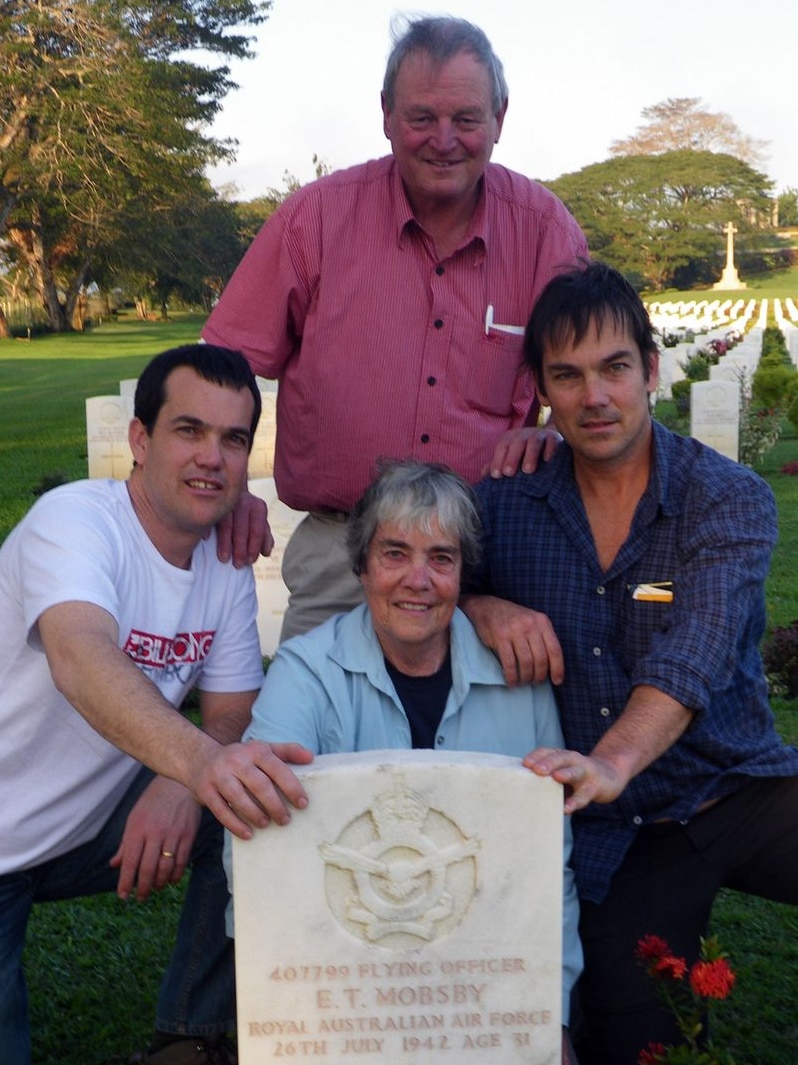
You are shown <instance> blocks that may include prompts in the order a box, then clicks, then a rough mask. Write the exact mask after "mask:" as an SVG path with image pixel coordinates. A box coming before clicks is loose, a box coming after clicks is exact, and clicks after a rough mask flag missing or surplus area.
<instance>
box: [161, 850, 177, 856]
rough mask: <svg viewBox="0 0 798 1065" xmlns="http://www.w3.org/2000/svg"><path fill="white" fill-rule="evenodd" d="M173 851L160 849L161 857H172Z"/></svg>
mask: <svg viewBox="0 0 798 1065" xmlns="http://www.w3.org/2000/svg"><path fill="white" fill-rule="evenodd" d="M174 856H175V854H174V851H161V857H162V858H174Z"/></svg>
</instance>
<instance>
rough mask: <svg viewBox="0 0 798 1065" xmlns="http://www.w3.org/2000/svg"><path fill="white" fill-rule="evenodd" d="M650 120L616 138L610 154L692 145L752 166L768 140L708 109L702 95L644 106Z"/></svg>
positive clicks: (654, 152) (759, 160)
mask: <svg viewBox="0 0 798 1065" xmlns="http://www.w3.org/2000/svg"><path fill="white" fill-rule="evenodd" d="M641 114H642V116H643V118H644V119H645V120H646V121H645V122H644V123H643V125H641V126H638V127H637V130H636V131H635V133H633V134H632V136H631V137H627V138H626V139H624V140H616V141H613V142H612V144H611V145H610V155H612V156H619V155H660V154H662V152H675V151H681V150H683V149H688V148H689V149H691V150H692V151H699V152H722V153H725V154H728V155H734V156H736V157H737V158H738V159H742V161H743V162H745V163H748V164H749V165H751V166H759V165H761V163H762V161H763V152H764V150H765V148H766V147H767V141H761V140H756V139H754V138H753V137H749V136H748V135H747V134H745V133H743V132H742V131H741V130H740V129H739V127H738V126H737V124H736V123H735V122H734V121H733V120H732V119H731V118H730V117H729V115H727V114H724V113H723V112H714V111H709V110H707V108H706V106H705V105H704V104H703V103H702V102H701V98H700V97H699V96H676V97H672V96H671V97H668V99H667V100H663V101H662V102H661V103H658V104H652V106H651V107H644V108H643V110H642V112H641Z"/></svg>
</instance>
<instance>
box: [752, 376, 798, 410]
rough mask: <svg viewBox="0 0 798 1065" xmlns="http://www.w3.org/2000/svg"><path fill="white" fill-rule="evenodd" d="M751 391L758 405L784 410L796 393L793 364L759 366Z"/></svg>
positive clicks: (796, 385) (797, 387)
mask: <svg viewBox="0 0 798 1065" xmlns="http://www.w3.org/2000/svg"><path fill="white" fill-rule="evenodd" d="M753 391H754V398H755V399H756V400H757V401H758V403H759V405H760V406H762V407H780V408H781V409H782V410H786V409H787V407H789V406H790V404H791V403H792V401H793V399H794V398H795V396H796V395H798V372H797V371H796V369H795V367H794V366H772V365H771V366H760V367H759V369H758V370H757V371H756V373H755V374H754V380H753Z"/></svg>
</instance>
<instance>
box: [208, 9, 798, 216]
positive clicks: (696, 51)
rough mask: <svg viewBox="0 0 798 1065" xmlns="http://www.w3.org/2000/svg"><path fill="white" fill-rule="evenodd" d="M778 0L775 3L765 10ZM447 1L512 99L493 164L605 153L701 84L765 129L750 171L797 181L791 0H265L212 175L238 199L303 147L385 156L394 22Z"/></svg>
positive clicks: (548, 167)
mask: <svg viewBox="0 0 798 1065" xmlns="http://www.w3.org/2000/svg"><path fill="white" fill-rule="evenodd" d="M777 7H780V8H781V13H778V12H777ZM403 14H405V15H407V14H410V15H420V14H450V15H457V16H460V17H462V18H466V19H469V20H470V21H471V22H475V23H476V24H477V25H479V26H481V28H482V29H483V30H484V31H485V32H486V33H487V35H488V37H489V38H490V40H491V43H492V44H493V48H494V51H495V52H496V54H497V55H498V56H499V58H500V59H501V60H502V62H503V64H504V70H505V75H506V77H507V81H508V84H509V89H510V106H509V111H508V114H507V118H506V119H505V123H504V130H503V132H502V137H501V140H500V142H499V144H497V145H496V148H495V150H494V153H493V160H494V162H498V163H502V164H503V165H505V166H508V167H510V169H512V170H517V171H520V172H521V173H523V174H526V175H527V176H529V177H531V178H536V179H538V180H540V181H543V182H545V181H547V180H548V181H551V180H553V179H555V178H557V177H559V176H560V175H562V174H566V173H571V172H573V171H576V170H580V169H581V168H582V167H585V166H589V165H590V164H591V163H597V162H601V161H603V160H604V159H606V158H608V157H609V145H610V143H611V142H612V141H613V140H615V139H620V138H624V137H627V136H629V135H630V134H632V133H633V132H634V131H635V130H636V129H637V127H638V126H639V125H640V124H641V122H642V118H641V111H642V109H643V108H644V107H648V106H650V105H652V104H655V103H659V102H661V101H663V100H665V99H667V98H668V97H679V96H688V97H695V96H697V97H700V98H701V99H702V101H703V102H704V104H705V105H706V106H707V107H708V109H709V110H710V111H713V112H725V113H726V114H728V115H729V116H730V117H731V118H732V119H733V120H734V122H736V124H737V125H738V126H739V128H740V129H741V130H742V132H743V133H746V134H748V135H749V136H751V137H754V138H757V139H760V140H765V141H768V142H769V146H768V148H767V149H766V158H765V161H764V163H763V166H762V169H763V170H764V171H765V172H766V173H767V174H768V176H769V177H770V178H772V179H773V180H774V181H775V183H776V186H775V187H776V191H777V192H780V191H784V189H786V188H788V187H791V188H796V187H798V73H797V72H798V64H796V59H795V54H794V48H793V46H794V42H795V39H796V36H797V35H798V4H795V3H792V2H790V3H785V4H783V5H768V6H766V8H764V9H759V8H758V7H757V5H755V4H754V5H752V4H751V3H750V0H724V3H723V4H718V3H716V2H715V0H669V2H668V3H666V4H662V5H659V4H658V5H653V4H648V3H641V0H604V3H602V2H600V0H551V2H549V3H546V4H543V3H541V2H540V0H451V3H448V4H439V3H436V2H434V0H428V2H427V3H426V4H425V5H424V6H423V7H402V6H397V4H396V3H392V2H386V0H338V2H334V0H274V4H273V8H272V11H271V13H270V15H269V19H268V21H267V22H265V23H264V24H263V25H262V26H260V27H258V28H257V39H256V41H255V42H254V45H253V47H254V50H255V52H256V56H255V58H254V59H250V60H244V61H235V62H234V63H233V64H232V66H231V76H232V77H233V80H234V81H236V82H237V83H238V85H239V88H238V89H237V90H233V91H231V93H230V94H229V95H228V96H227V98H226V100H225V103H224V107H223V110H222V111H221V113H220V114H219V115H218V117H217V119H216V121H215V123H214V125H213V127H212V129H211V132H212V134H213V135H214V136H216V137H220V138H234V139H235V140H237V141H238V150H237V161H236V162H235V164H233V165H232V166H230V165H226V164H222V165H220V166H217V167H215V168H214V169H213V170H212V171H211V173H210V176H211V180H212V181H213V183H214V185H216V186H217V187H220V188H221V187H224V186H229V185H233V186H235V192H234V195H235V198H237V199H252V198H254V197H256V196H260V195H263V194H264V193H265V192H266V191H267V190H268V189H269V188H283V175H284V173H285V172H286V171H288V172H289V173H290V174H292V175H293V176H294V177H296V178H298V179H299V180H300V181H301V182H303V183H304V182H306V181H309V180H311V179H312V178H313V177H314V176H315V174H314V167H313V162H312V160H313V156H314V154H315V155H318V157H319V158H320V159H321V160H323V161H324V163H325V164H326V165H327V166H328V167H329V168H330V169H335V170H337V169H340V168H342V167H346V166H351V165H353V164H355V163H359V162H363V161H364V160H366V159H372V158H376V157H378V156H381V155H385V154H386V153H387V152H388V151H389V150H390V145H389V144H388V142H387V140H385V137H384V135H383V132H382V116H381V113H380V89H381V86H382V77H383V73H384V69H385V61H386V58H387V55H388V52H389V51H390V47H391V36H390V27H391V22H392V20H393V19H394V18H395V17H397V16H401V15H403Z"/></svg>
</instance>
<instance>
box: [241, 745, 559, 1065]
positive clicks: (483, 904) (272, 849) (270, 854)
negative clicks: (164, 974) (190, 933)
mask: <svg viewBox="0 0 798 1065" xmlns="http://www.w3.org/2000/svg"><path fill="white" fill-rule="evenodd" d="M297 771H298V774H299V775H300V776H301V778H302V780H303V784H304V786H305V789H306V791H307V793H308V797H309V805H308V807H307V809H306V810H303V811H298V812H296V811H295V812H294V814H293V816H292V820H291V823H290V824H289V825H288V826H286V827H280V828H277V827H270V828H267V829H265V830H264V831H261V832H259V833H257V834H256V836H255V838H254V839H252V840H250V841H246V842H242V841H241V840H238V839H235V840H234V841H233V885H234V908H235V934H236V974H237V977H236V979H237V997H238V1025H239V1035H238V1054H239V1062H240V1065H265V1063H266V1062H274V1061H279V1060H281V1059H283V1058H291V1059H293V1060H308V1059H312V1060H313V1061H314V1062H317V1063H321V1062H325V1063H328V1065H342V1063H344V1062H347V1061H356V1062H359V1063H361V1065H464V1063H465V1065H467V1063H468V1062H473V1065H522V1063H523V1065H558V1063H559V1062H560V1054H561V1029H560V1024H561V965H562V945H561V934H562V933H561V929H562V861H563V852H562V835H563V825H562V789H561V787H560V786H559V785H558V784H556V783H554V782H553V781H552V780H550V779H548V778H541V777H536V776H535V775H534V774H533V773H530V772H529V771H528V770H526V769H524V768H523V767H522V766H521V765H520V762H519V761H518V759H515V758H508V757H504V756H500V755H490V754H448V755H446V754H441V753H438V752H435V751H399V750H397V751H370V752H363V753H360V754H347V755H326V756H322V757H319V758H317V759H316V760H315V761H314V762H313V763H312V765H310V766H308V767H301V768H300V767H297Z"/></svg>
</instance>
